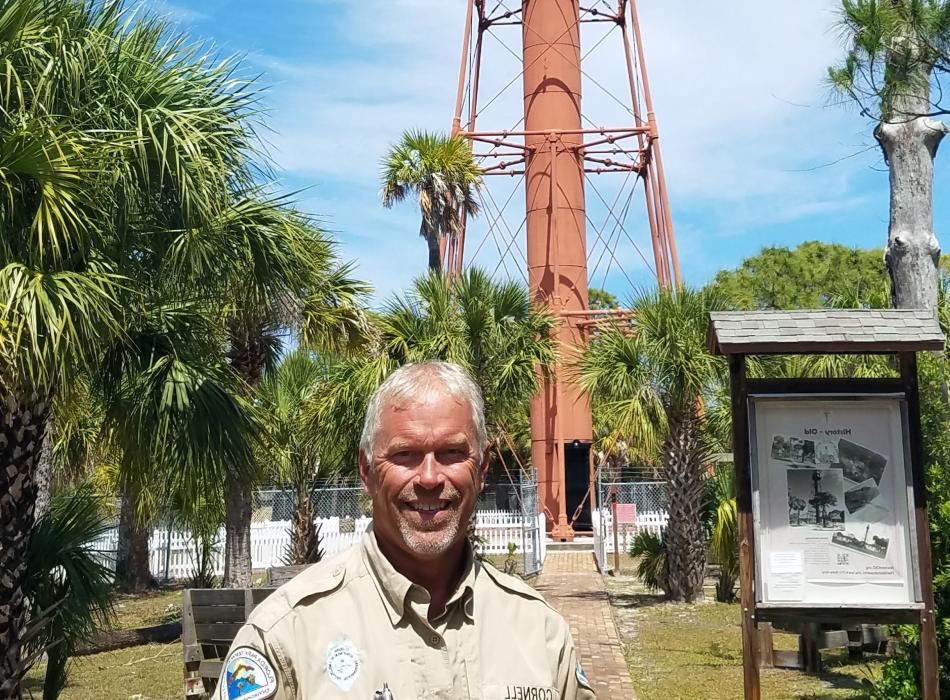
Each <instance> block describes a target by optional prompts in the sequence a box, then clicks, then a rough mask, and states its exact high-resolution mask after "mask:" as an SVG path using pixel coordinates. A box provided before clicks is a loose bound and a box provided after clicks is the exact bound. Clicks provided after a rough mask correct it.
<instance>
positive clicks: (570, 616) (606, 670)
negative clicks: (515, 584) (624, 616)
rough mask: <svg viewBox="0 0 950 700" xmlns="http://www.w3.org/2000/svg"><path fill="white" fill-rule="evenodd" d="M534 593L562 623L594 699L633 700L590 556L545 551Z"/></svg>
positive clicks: (619, 644) (600, 586) (621, 649)
mask: <svg viewBox="0 0 950 700" xmlns="http://www.w3.org/2000/svg"><path fill="white" fill-rule="evenodd" d="M538 590H539V591H541V592H542V593H543V594H544V597H545V598H547V600H548V601H549V602H550V603H551V605H553V606H554V607H555V608H557V609H558V611H559V612H560V613H561V614H562V615H563V616H564V617H565V618H566V619H567V621H568V623H569V624H570V626H571V634H572V635H573V636H574V642H575V643H576V644H577V651H578V654H579V655H580V660H581V663H582V664H583V666H584V672H585V673H586V674H587V677H588V678H589V679H590V681H591V683H592V684H593V686H594V691H595V692H596V693H597V700H633V698H634V697H635V695H634V692H633V684H632V683H631V682H630V672H629V671H628V670H627V664H626V662H625V661H624V658H623V644H622V643H621V641H620V635H619V634H618V633H617V625H616V624H614V618H613V614H612V613H611V611H610V603H609V601H608V599H607V591H606V590H605V589H604V582H603V581H602V580H601V578H600V574H599V573H597V569H596V567H595V566H594V555H593V554H592V553H583V552H549V553H548V555H547V557H546V558H545V560H544V570H543V571H542V573H541V577H540V579H539V580H538Z"/></svg>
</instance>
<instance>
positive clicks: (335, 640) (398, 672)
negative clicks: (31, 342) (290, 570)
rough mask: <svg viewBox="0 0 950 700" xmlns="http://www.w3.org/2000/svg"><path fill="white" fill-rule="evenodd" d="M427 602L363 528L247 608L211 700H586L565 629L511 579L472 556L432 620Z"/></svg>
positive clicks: (528, 590) (524, 587) (529, 590)
mask: <svg viewBox="0 0 950 700" xmlns="http://www.w3.org/2000/svg"><path fill="white" fill-rule="evenodd" d="M428 604H429V594H428V592H427V591H425V590H424V589H423V588H421V587H419V586H417V585H414V584H412V583H411V582H410V581H409V580H408V579H407V578H406V577H404V576H402V575H401V574H400V573H398V572H397V571H396V570H395V569H393V567H392V565H391V564H390V563H389V561H388V560H387V559H386V558H385V557H384V556H383V554H382V553H381V552H380V550H379V547H378V545H377V542H376V536H375V535H374V534H373V532H372V531H370V532H368V533H366V535H365V536H364V537H363V540H362V542H361V544H360V546H358V547H353V548H352V549H350V550H349V551H348V552H344V553H342V554H340V555H338V556H336V557H334V558H333V559H331V560H329V561H326V562H321V563H319V564H315V565H314V566H312V567H310V568H309V569H307V570H305V571H304V572H303V573H301V574H300V575H299V576H297V577H296V578H295V579H293V580H292V581H290V582H289V583H287V584H285V585H284V586H282V587H280V588H279V589H278V590H277V591H275V592H274V593H273V594H272V595H271V596H270V597H269V598H268V599H267V600H265V601H264V602H263V603H261V604H260V605H259V606H258V607H257V608H256V609H255V610H254V612H253V613H252V614H251V616H250V618H249V619H248V621H247V624H246V625H245V626H244V627H243V628H242V629H241V630H240V631H239V632H238V635H237V637H236V638H235V640H234V644H233V645H232V647H231V651H230V654H229V656H228V662H227V663H226V664H225V668H224V670H223V671H222V676H221V679H220V681H219V685H218V692H219V697H220V698H221V699H222V700H233V699H235V698H240V700H263V699H264V698H270V697H274V698H276V699H277V700H335V699H338V698H339V699H342V698H353V699H355V700H377V699H378V700H416V699H417V698H431V699H433V700H436V699H440V700H443V699H444V700H594V693H593V691H592V690H590V688H589V687H588V683H587V679H586V677H585V676H584V673H583V671H582V670H581V667H580V664H579V663H578V662H577V658H576V653H575V650H574V642H573V640H572V639H571V633H570V630H569V628H568V625H567V623H566V622H565V621H564V619H563V618H562V617H561V616H560V615H559V614H558V613H557V612H556V611H555V610H554V609H553V608H551V607H550V606H549V605H548V604H547V603H546V602H545V601H544V599H543V598H542V597H541V596H540V595H539V594H538V593H537V592H535V591H534V589H532V588H531V587H530V586H528V585H527V584H525V583H524V582H522V581H521V580H520V579H517V578H514V577H512V576H507V575H505V574H502V573H500V572H499V571H497V570H496V569H494V568H493V567H491V566H488V565H484V564H482V563H480V562H478V561H475V560H474V559H473V558H470V559H469V565H468V567H467V570H466V573H465V574H464V577H463V579H462V582H461V583H460V584H459V586H458V589H457V590H456V591H455V592H454V593H453V595H452V597H451V598H450V599H449V601H448V604H447V605H446V610H445V612H444V613H443V614H442V615H441V616H440V617H439V618H437V619H435V620H433V621H432V622H430V621H429V620H428V619H427V618H428V607H429V606H428ZM229 681H230V686H229ZM242 684H243V685H242ZM229 687H230V691H229ZM387 689H388V691H389V693H390V695H387V694H386V690H387Z"/></svg>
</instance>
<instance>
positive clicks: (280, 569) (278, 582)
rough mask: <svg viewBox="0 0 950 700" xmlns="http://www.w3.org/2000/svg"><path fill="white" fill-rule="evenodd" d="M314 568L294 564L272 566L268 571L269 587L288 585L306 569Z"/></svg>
mask: <svg viewBox="0 0 950 700" xmlns="http://www.w3.org/2000/svg"><path fill="white" fill-rule="evenodd" d="M310 566H313V565H312V564H294V565H292V566H272V567H271V568H269V569H268V570H267V585H268V587H270V588H277V587H278V586H282V585H284V584H285V583H287V582H288V581H289V580H290V579H292V578H293V577H294V576H296V575H297V574H299V573H300V572H301V571H303V570H304V569H306V568H308V567H310Z"/></svg>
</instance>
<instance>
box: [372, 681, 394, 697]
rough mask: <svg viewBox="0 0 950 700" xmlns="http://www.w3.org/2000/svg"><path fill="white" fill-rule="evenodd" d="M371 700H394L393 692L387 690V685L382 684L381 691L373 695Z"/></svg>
mask: <svg viewBox="0 0 950 700" xmlns="http://www.w3.org/2000/svg"><path fill="white" fill-rule="evenodd" d="M373 700H396V698H394V697H393V691H391V690H390V689H389V683H383V689H382V690H377V691H376V692H375V693H373Z"/></svg>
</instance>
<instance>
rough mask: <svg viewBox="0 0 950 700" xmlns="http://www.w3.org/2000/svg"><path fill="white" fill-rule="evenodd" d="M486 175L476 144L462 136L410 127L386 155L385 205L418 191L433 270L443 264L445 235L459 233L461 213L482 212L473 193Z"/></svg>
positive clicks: (422, 231)
mask: <svg viewBox="0 0 950 700" xmlns="http://www.w3.org/2000/svg"><path fill="white" fill-rule="evenodd" d="M481 177H482V173H481V169H480V168H479V167H478V164H477V163H476V162H475V159H474V157H473V156H472V149H471V147H470V146H469V144H468V142H467V141H466V140H465V139H463V138H460V137H457V136H448V137H447V136H443V135H440V134H433V133H429V132H426V131H407V132H405V133H404V134H403V135H402V138H401V139H400V141H399V143H397V144H395V145H394V146H393V147H392V148H391V149H390V151H389V153H388V154H386V157H385V158H384V159H383V162H382V181H383V187H382V192H381V196H382V200H383V206H385V207H387V208H388V207H391V206H393V205H394V204H395V203H397V202H401V201H402V200H404V199H406V198H407V197H409V196H410V195H415V196H416V198H417V199H418V202H419V210H420V212H421V213H422V225H421V226H420V228H419V235H420V236H422V237H423V238H424V239H425V241H426V244H427V245H428V248H429V269H430V270H435V271H436V272H440V271H441V270H442V254H441V253H442V247H441V246H442V242H443V239H452V238H454V237H455V236H457V235H458V234H459V231H460V230H461V222H462V218H461V217H462V216H463V215H465V216H475V215H476V214H478V203H477V202H476V201H475V196H474V194H475V190H476V189H477V188H478V186H479V184H480V182H481Z"/></svg>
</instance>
